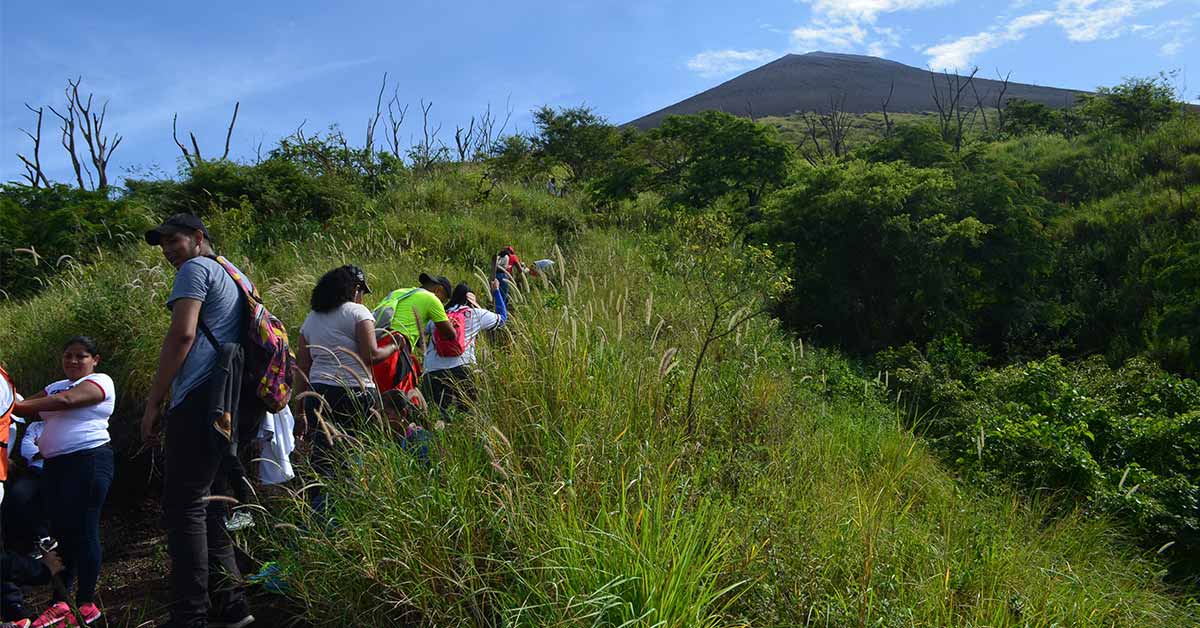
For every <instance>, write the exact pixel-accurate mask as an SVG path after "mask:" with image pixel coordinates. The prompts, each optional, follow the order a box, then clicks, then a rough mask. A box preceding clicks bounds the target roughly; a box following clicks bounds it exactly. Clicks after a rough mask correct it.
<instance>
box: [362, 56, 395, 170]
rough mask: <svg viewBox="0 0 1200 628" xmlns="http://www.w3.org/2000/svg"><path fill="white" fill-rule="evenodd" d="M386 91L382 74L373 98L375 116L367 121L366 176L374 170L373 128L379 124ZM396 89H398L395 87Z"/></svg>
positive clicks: (385, 79) (385, 77) (384, 76)
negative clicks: (372, 156)
mask: <svg viewBox="0 0 1200 628" xmlns="http://www.w3.org/2000/svg"><path fill="white" fill-rule="evenodd" d="M385 89H387V72H384V73H383V83H382V84H380V86H379V95H378V96H376V97H375V114H374V115H372V116H371V117H370V118H368V119H367V145H366V147H365V149H366V151H367V158H366V163H365V164H364V167H365V168H366V169H367V171H368V174H370V171H371V170H373V169H374V167H373V165H372V164H373V163H374V162H373V161H372V159H371V155H372V154H373V153H374V152H375V126H376V125H378V124H379V118H380V117H381V116H382V115H383V91H384V90H385ZM397 89H398V87H397Z"/></svg>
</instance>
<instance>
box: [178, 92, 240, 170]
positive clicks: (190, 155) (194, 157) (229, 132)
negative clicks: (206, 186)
mask: <svg viewBox="0 0 1200 628" xmlns="http://www.w3.org/2000/svg"><path fill="white" fill-rule="evenodd" d="M241 107H242V102H241V101H240V100H239V101H237V102H235V103H233V115H232V116H230V118H229V128H227V129H226V130H225V150H224V151H223V152H222V153H221V159H229V145H230V142H231V141H232V140H233V127H234V125H236V124H237V117H238V111H239V110H240V109H241ZM171 139H173V140H175V145H176V146H178V147H179V152H181V153H183V160H184V161H185V162H186V163H187V165H188V167H189V168H195V167H196V165H197V164H200V163H201V162H203V161H204V157H203V156H202V155H201V154H200V142H199V141H197V140H196V134H195V133H193V132H191V131H188V139H190V140H191V143H192V150H191V152H188V149H187V147H186V146H184V145H183V142H181V141H179V114H178V113H176V114H175V115H174V116H172V117H171ZM260 149H261V146H260Z"/></svg>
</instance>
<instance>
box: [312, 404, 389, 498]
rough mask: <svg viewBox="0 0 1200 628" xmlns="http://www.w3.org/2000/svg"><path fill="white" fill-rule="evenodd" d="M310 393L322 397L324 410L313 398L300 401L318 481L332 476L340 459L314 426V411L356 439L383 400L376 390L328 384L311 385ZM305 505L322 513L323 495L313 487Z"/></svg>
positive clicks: (315, 423) (323, 433)
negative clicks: (361, 427)
mask: <svg viewBox="0 0 1200 628" xmlns="http://www.w3.org/2000/svg"><path fill="white" fill-rule="evenodd" d="M312 391H313V392H315V393H317V394H319V395H321V396H322V397H324V398H325V403H327V404H329V405H328V407H326V406H323V405H322V404H321V402H320V401H319V400H317V399H315V398H313V397H307V398H305V400H304V414H305V415H306V416H307V417H308V433H309V438H311V439H312V444H313V449H312V466H313V470H315V471H316V472H317V473H318V474H319V475H320V476H321V478H322V479H325V478H329V477H332V476H333V474H334V472H335V471H336V470H337V467H338V465H339V464H341V462H339V458H344V457H345V456H344V454H342V455H339V454H338V452H336V451H335V449H336V443H334V441H333V440H332V439H331V438H330V437H329V435H328V434H326V433H325V432H324V431H323V430H321V428H320V427H319V426H318V425H317V411H318V410H320V412H321V416H322V417H323V418H324V419H325V421H327V422H329V423H332V424H333V426H334V427H335V428H337V429H338V430H340V431H342V432H344V433H346V434H347V435H349V436H357V435H358V432H359V427H360V426H362V425H365V424H366V422H367V421H369V420H371V417H372V416H373V412H381V411H382V409H383V400H382V399H381V398H380V395H379V390H378V389H376V388H367V389H361V388H348V387H345V386H331V385H329V384H313V385H312ZM342 462H344V461H342ZM308 502H309V505H311V506H312V508H313V511H314V512H317V513H324V512H325V505H326V504H325V492H324V491H322V490H321V488H320V487H313V488H312V489H310V490H309V493H308Z"/></svg>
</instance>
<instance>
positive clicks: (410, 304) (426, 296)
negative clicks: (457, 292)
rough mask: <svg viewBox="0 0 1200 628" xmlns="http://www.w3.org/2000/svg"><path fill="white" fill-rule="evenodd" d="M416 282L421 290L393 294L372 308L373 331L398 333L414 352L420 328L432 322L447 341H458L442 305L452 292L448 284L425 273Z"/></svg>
mask: <svg viewBox="0 0 1200 628" xmlns="http://www.w3.org/2000/svg"><path fill="white" fill-rule="evenodd" d="M417 279H418V281H420V282H421V287H419V288H400V289H399V290H394V291H392V293H391V294H389V295H387V296H386V297H384V298H383V300H382V301H380V302H379V304H378V305H376V306H375V324H376V327H378V328H380V329H386V330H388V331H395V332H399V333H401V334H402V335H404V337H405V338H408V343H409V346H410V347H413V348H414V349H415V348H416V347H417V346H418V345H419V343H418V341H419V340H420V338H421V326H422V325H424V324H425V323H430V322H432V323H433V325H434V327H436V328H437V330H438V332H439V333H441V334H442V335H443V336H445V337H446V338H447V339H451V340H452V339H454V338H457V337H458V334H457V332H455V331H454V326H453V325H451V324H450V319H449V318H447V317H446V307H445V303H446V301H448V300H449V299H450V293H451V291H452V288H451V287H450V280H449V279H446V278H445V277H431V276H430V275H429V274H428V273H421V276H420V277H418V278H417ZM414 353H415V354H417V355H420V354H419V353H418V352H416V351H414Z"/></svg>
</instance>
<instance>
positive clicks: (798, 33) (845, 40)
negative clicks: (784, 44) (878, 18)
mask: <svg viewBox="0 0 1200 628" xmlns="http://www.w3.org/2000/svg"><path fill="white" fill-rule="evenodd" d="M866 38H867V31H866V29H864V28H863V27H861V26H859V25H858V24H851V23H846V24H840V25H831V24H808V25H806V26H801V27H800V28H797V29H795V30H793V31H792V48H794V49H796V50H802V51H804V52H809V51H812V50H819V49H822V48H833V49H837V50H851V49H855V48H857V47H859V46H861V45H862V43H863V42H864V41H865V40H866Z"/></svg>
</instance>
